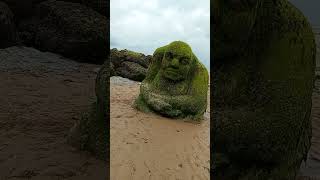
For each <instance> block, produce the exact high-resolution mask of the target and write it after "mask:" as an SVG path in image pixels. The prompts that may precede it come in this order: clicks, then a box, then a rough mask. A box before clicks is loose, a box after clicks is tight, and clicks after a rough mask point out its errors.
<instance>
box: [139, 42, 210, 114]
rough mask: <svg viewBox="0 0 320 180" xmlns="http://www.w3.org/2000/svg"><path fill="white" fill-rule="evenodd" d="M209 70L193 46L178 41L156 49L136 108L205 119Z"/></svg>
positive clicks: (141, 87)
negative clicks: (194, 51)
mask: <svg viewBox="0 0 320 180" xmlns="http://www.w3.org/2000/svg"><path fill="white" fill-rule="evenodd" d="M207 92H208V71H207V69H206V68H205V67H204V65H203V64H201V62H200V61H199V60H198V58H197V57H196V56H195V55H194V53H193V52H192V49H191V47H190V46H189V45H188V44H186V43H184V42H182V41H174V42H172V43H170V44H169V45H167V46H163V47H160V48H158V49H156V51H155V52H154V54H153V58H152V62H151V64H150V65H149V68H148V72H147V76H146V78H145V79H144V80H143V81H142V83H141V86H140V94H139V96H138V98H137V99H136V101H135V102H134V107H136V108H137V109H139V110H141V111H144V112H156V113H159V114H161V115H163V116H167V117H171V118H185V117H188V118H191V119H194V120H199V119H201V118H202V116H203V114H204V112H205V111H206V107H207Z"/></svg>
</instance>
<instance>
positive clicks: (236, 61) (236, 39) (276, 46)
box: [211, 0, 316, 180]
mask: <svg viewBox="0 0 320 180" xmlns="http://www.w3.org/2000/svg"><path fill="white" fill-rule="evenodd" d="M212 5H213V7H212V9H213V13H214V17H213V20H214V28H213V31H214V33H213V49H212V52H213V69H212V73H213V75H212V77H213V82H212V87H211V88H212V90H213V101H212V103H211V104H212V107H211V109H212V110H213V117H212V118H213V122H212V124H213V129H212V131H211V132H213V134H212V138H211V139H212V144H213V147H214V149H213V150H212V152H213V155H212V157H214V158H213V159H212V161H213V163H214V166H213V168H212V170H213V178H215V179H241V180H242V179H243V180H247V179H248V180H249V179H250V180H267V179H268V180H270V179H272V180H278V179H281V180H292V179H295V177H296V175H297V172H298V170H299V167H300V164H301V162H302V160H303V159H305V158H306V157H307V153H308V150H309V148H310V138H311V121H310V111H311V106H312V101H311V96H312V87H313V83H314V70H315V55H316V46H315V41H314V35H313V32H312V28H311V26H310V25H309V23H308V21H307V20H306V18H305V17H304V16H303V14H302V13H301V12H300V11H299V10H297V9H296V8H295V7H294V6H293V5H291V4H290V2H288V1H287V0H277V1H274V0H254V1H223V0H213V3H212Z"/></svg>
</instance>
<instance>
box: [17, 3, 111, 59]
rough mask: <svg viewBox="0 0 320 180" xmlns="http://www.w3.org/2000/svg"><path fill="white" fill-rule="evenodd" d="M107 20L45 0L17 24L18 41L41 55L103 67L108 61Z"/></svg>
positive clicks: (84, 9) (78, 6)
mask: <svg viewBox="0 0 320 180" xmlns="http://www.w3.org/2000/svg"><path fill="white" fill-rule="evenodd" d="M108 23H109V20H108V19H107V18H106V17H105V16H103V15H101V14H100V13H98V12H96V11H94V10H93V9H91V8H89V7H87V6H85V5H82V4H79V3H72V2H64V1H56V0H48V1H44V2H41V3H39V4H38V5H36V7H35V10H34V14H33V16H32V17H31V18H29V19H27V20H24V21H22V22H20V23H19V31H20V36H21V39H22V40H23V41H24V43H25V44H27V45H30V46H34V47H36V48H38V49H40V50H41V51H49V52H53V53H57V54H61V55H63V56H65V57H68V58H71V59H74V60H76V61H81V62H88V63H96V64H102V63H103V61H104V60H105V59H106V58H107V52H108V51H109V50H108V47H109V45H108V43H109V29H108Z"/></svg>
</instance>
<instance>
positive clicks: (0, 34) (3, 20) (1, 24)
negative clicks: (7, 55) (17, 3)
mask: <svg viewBox="0 0 320 180" xmlns="http://www.w3.org/2000/svg"><path fill="white" fill-rule="evenodd" d="M17 41H18V36H17V31H16V26H15V24H14V20H13V13H12V12H11V10H10V8H9V7H8V6H7V4H5V3H3V2H1V1H0V48H6V47H9V46H13V45H16V44H17Z"/></svg>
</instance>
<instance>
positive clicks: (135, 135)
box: [110, 77, 210, 180]
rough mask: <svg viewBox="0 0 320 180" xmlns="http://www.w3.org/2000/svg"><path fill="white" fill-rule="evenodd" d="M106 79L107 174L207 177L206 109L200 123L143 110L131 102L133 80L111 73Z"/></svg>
mask: <svg viewBox="0 0 320 180" xmlns="http://www.w3.org/2000/svg"><path fill="white" fill-rule="evenodd" d="M110 85H111V87H110V88H111V91H110V103H111V104H110V112H111V115H110V116H111V117H110V127H111V128H110V136H111V137H110V142H111V147H110V151H111V152H110V158H111V159H110V160H111V162H110V175H111V179H112V180H124V179H130V180H144V179H148V180H149V179H152V180H158V179H159V180H164V179H166V180H171V179H172V180H189V179H190V180H191V179H194V180H208V179H209V178H210V172H209V168H210V160H209V159H210V142H209V141H210V130H209V126H210V123H209V111H208V112H206V114H205V119H204V121H202V122H201V123H200V124H199V123H191V122H185V121H183V120H172V119H168V118H164V117H161V116H159V115H156V114H145V113H143V112H140V111H137V110H136V109H134V108H132V106H131V105H132V103H133V101H134V99H135V97H136V96H137V95H138V92H139V83H138V82H134V81H130V80H126V79H123V78H120V77H112V78H111V82H110ZM208 107H209V106H208Z"/></svg>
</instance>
